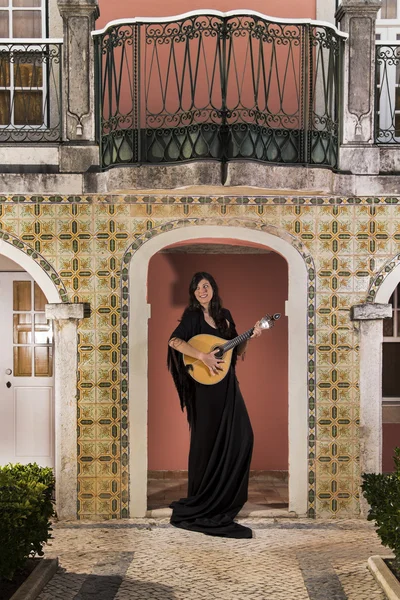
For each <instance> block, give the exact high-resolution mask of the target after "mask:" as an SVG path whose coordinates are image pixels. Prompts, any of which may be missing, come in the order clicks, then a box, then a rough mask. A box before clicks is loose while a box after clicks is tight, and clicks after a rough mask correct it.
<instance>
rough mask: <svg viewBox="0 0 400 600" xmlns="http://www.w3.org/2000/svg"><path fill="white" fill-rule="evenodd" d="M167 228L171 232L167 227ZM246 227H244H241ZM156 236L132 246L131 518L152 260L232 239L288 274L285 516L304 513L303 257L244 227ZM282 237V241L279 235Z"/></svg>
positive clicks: (141, 432)
mask: <svg viewBox="0 0 400 600" xmlns="http://www.w3.org/2000/svg"><path fill="white" fill-rule="evenodd" d="M168 225H170V226H168ZM243 225H245V223H243ZM161 229H162V230H161V231H160V232H159V233H160V234H159V235H154V234H153V235H152V234H150V235H148V236H147V239H146V240H144V242H145V243H142V244H140V243H139V244H137V243H135V244H134V246H136V247H135V252H134V253H133V254H130V256H129V257H128V256H127V255H126V257H125V259H124V262H125V263H126V262H129V260H130V265H129V292H128V294H129V333H128V335H129V397H130V402H129V439H130V446H129V447H130V459H129V468H130V489H129V491H130V516H131V517H143V516H145V515H146V510H147V406H148V391H147V361H148V358H147V357H148V352H147V346H148V334H147V330H148V326H147V320H148V318H149V316H150V306H149V305H148V304H147V297H146V296H147V293H146V290H147V274H148V265H149V261H150V259H151V257H152V256H153V255H154V254H156V253H157V252H159V251H160V250H161V249H163V248H165V247H166V246H170V245H172V244H175V243H177V242H185V241H193V240H196V239H199V238H217V239H218V238H234V239H237V240H241V241H242V242H246V241H247V242H249V243H251V242H255V243H257V244H259V245H263V246H266V247H268V248H270V249H271V250H273V251H275V252H277V253H278V254H280V255H281V256H283V257H284V258H285V260H286V261H287V263H288V268H289V294H288V296H289V297H288V301H287V303H286V315H287V316H288V317H289V382H288V383H289V510H290V511H294V512H296V513H297V514H299V515H305V514H306V513H307V495H308V482H307V479H308V461H307V458H308V394H307V358H308V355H307V285H308V273H307V267H306V264H305V261H304V258H303V256H302V255H301V254H300V252H299V250H298V249H297V248H296V247H295V245H294V244H293V243H291V242H292V241H293V240H291V236H289V235H288V234H287V232H284V231H282V232H280V231H279V230H278V229H276V228H271V230H272V231H271V230H270V231H260V230H255V229H250V228H248V227H246V226H231V225H211V224H210V225H208V224H207V223H205V224H201V225H200V226H199V225H191V224H189V223H188V224H187V225H186V226H181V227H175V226H174V224H172V223H171V224H167V225H165V226H163V227H162V228H161ZM280 234H281V235H280Z"/></svg>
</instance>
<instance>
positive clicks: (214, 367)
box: [201, 349, 225, 375]
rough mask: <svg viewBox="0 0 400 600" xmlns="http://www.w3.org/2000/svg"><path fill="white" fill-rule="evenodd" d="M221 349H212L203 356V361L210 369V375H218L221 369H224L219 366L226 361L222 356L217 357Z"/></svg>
mask: <svg viewBox="0 0 400 600" xmlns="http://www.w3.org/2000/svg"><path fill="white" fill-rule="evenodd" d="M218 352H219V350H218V349H217V350H212V351H211V352H209V353H208V354H203V355H202V357H201V360H202V362H203V363H204V364H205V365H206V367H208V369H209V371H210V375H218V372H219V371H222V369H221V367H220V366H219V365H220V364H221V363H224V362H225V361H224V360H222V359H221V358H217V357H216V356H215V355H216V354H218Z"/></svg>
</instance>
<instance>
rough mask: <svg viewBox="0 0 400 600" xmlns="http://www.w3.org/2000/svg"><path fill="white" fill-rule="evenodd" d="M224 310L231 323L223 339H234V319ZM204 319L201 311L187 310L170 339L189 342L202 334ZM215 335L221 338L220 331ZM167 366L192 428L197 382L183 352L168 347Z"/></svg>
mask: <svg viewBox="0 0 400 600" xmlns="http://www.w3.org/2000/svg"><path fill="white" fill-rule="evenodd" d="M222 310H223V312H224V316H225V317H226V319H228V321H229V323H230V328H229V330H228V333H227V334H225V335H224V336H223V337H226V338H227V339H232V338H234V337H236V336H237V331H236V328H235V323H234V321H233V319H232V315H231V313H230V312H229V310H227V309H222ZM203 319H204V317H203V315H202V313H201V312H200V310H196V309H194V310H189V309H188V308H187V309H186V310H185V312H184V313H183V315H182V319H181V321H180V322H179V325H178V327H177V328H176V329H175V330H174V331H173V332H172V334H171V336H170V338H169V339H170V340H171V339H172V338H179V339H180V340H184V341H185V342H188V341H189V340H190V339H191V338H192V337H193V336H195V335H198V334H199V333H202V320H203ZM215 335H217V336H218V337H220V336H221V334H220V332H219V331H218V330H216V332H215ZM167 364H168V369H169V371H170V373H171V375H172V378H173V380H174V383H175V387H176V390H177V392H178V396H179V400H180V403H181V408H182V410H184V409H185V408H186V415H187V419H188V422H189V426H190V427H192V425H193V422H194V419H195V410H194V409H195V403H194V396H195V393H196V382H195V381H194V379H193V378H192V377H191V376H190V375H189V373H188V371H187V368H186V367H185V365H184V362H183V354H182V352H178V350H175V349H174V348H171V346H168V360H167ZM235 364H236V348H235V350H234V352H233V356H232V366H233V367H235Z"/></svg>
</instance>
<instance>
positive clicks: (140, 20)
mask: <svg viewBox="0 0 400 600" xmlns="http://www.w3.org/2000/svg"><path fill="white" fill-rule="evenodd" d="M247 15H248V16H255V17H259V18H260V19H264V20H266V21H270V22H271V23H282V24H283V25H320V26H321V27H329V29H332V30H333V31H335V33H337V35H339V36H340V37H342V38H344V39H347V38H348V37H349V34H348V33H344V32H343V31H339V29H338V28H337V27H335V25H332V23H328V22H327V21H315V20H313V19H284V18H282V19H277V18H275V17H270V16H268V15H264V14H263V13H260V12H258V11H256V10H248V9H246V8H243V9H238V10H229V11H228V12H221V11H219V10H214V9H211V8H210V9H200V10H191V11H189V12H186V13H183V14H181V15H174V16H171V17H134V18H133V19H116V20H115V21H110V22H109V23H107V25H105V27H103V29H96V30H95V31H92V36H93V37H95V36H97V35H102V34H103V33H105V32H106V31H107V29H108V28H109V27H114V26H116V25H134V24H135V23H137V24H146V23H149V24H150V23H174V22H175V21H180V20H182V19H189V18H190V17H196V16H198V17H202V16H213V17H221V18H222V17H236V16H237V17H245V16H247Z"/></svg>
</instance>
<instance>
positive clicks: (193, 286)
mask: <svg viewBox="0 0 400 600" xmlns="http://www.w3.org/2000/svg"><path fill="white" fill-rule="evenodd" d="M202 279H207V281H209V282H210V285H211V287H212V290H213V297H212V299H211V302H210V306H209V313H210V315H211V317H212V318H213V319H214V321H215V324H216V326H217V327H218V329H219V330H220V331H222V332H226V331H228V325H227V323H226V317H225V316H224V314H223V310H222V300H221V298H220V296H219V292H218V286H217V283H216V281H215V279H214V277H213V276H212V275H210V273H206V272H204V271H199V272H198V273H195V274H194V275H193V277H192V281H191V282H190V285H189V304H188V308H187V310H190V311H192V310H197V311H200V310H203V308H202V306H201V304H200V302H198V300H197V299H196V296H195V295H194V293H195V291H196V290H197V286H198V285H199V283H200V281H201V280H202Z"/></svg>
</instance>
